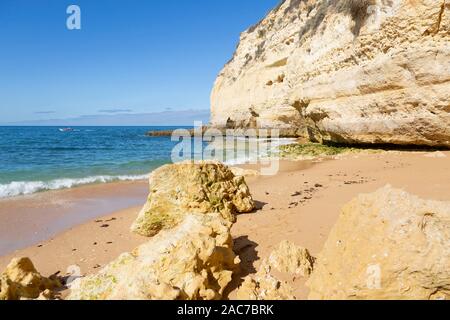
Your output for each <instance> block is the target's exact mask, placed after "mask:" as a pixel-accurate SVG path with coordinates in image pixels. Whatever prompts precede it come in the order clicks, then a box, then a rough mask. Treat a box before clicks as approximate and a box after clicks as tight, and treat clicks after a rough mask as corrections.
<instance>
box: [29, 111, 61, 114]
mask: <svg viewBox="0 0 450 320" xmlns="http://www.w3.org/2000/svg"><path fill="white" fill-rule="evenodd" d="M53 113H56V111H53V110H44V111H36V112H35V113H34V114H53Z"/></svg>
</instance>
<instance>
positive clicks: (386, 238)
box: [308, 186, 450, 300]
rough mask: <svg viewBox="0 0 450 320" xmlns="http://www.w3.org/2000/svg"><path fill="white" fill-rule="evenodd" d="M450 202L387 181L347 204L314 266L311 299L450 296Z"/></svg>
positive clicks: (386, 298)
mask: <svg viewBox="0 0 450 320" xmlns="http://www.w3.org/2000/svg"><path fill="white" fill-rule="evenodd" d="M449 265H450V202H439V201H430V200H422V199H420V198H418V197H416V196H413V195H411V194H408V193H406V192H404V191H402V190H398V189H393V188H392V187H390V186H387V187H385V188H383V189H380V190H378V191H377V192H375V193H371V194H363V195H360V196H358V197H357V198H356V199H354V200H353V201H351V202H350V203H349V204H348V205H346V206H345V207H344V208H343V210H342V213H341V216H340V218H339V220H338V222H337V224H336V225H335V227H334V229H333V231H332V232H331V234H330V236H329V238H328V240H327V242H326V244H325V246H324V249H323V251H322V252H321V253H320V255H319V257H318V260H317V262H316V263H315V265H314V271H313V273H312V275H311V278H310V280H309V283H308V285H309V287H310V289H311V292H310V298H311V299H325V300H328V299H338V300H342V299H344V300H345V299H375V300H388V299H412V300H428V299H432V300H438V299H450V269H449Z"/></svg>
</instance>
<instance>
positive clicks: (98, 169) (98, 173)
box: [0, 127, 293, 199]
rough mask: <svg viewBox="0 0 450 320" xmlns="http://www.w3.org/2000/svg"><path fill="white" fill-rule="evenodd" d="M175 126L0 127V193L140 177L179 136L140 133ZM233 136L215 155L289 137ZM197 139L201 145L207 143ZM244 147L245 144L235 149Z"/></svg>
mask: <svg viewBox="0 0 450 320" xmlns="http://www.w3.org/2000/svg"><path fill="white" fill-rule="evenodd" d="M177 128H178V127H177ZM177 128H175V127H74V128H73V131H70V132H62V131H61V130H60V129H61V128H59V127H0V199H1V198H9V197H16V196H21V195H29V194H33V193H37V192H42V191H47V190H57V189H67V188H72V187H77V186H81V185H86V184H94V183H106V182H113V181H133V180H141V179H146V178H147V177H148V174H149V173H150V172H151V171H152V170H154V169H156V168H158V167H160V166H161V165H163V164H167V163H170V162H171V154H172V150H173V148H174V147H175V146H176V145H177V144H178V143H179V142H178V141H175V142H174V141H171V137H147V136H146V135H145V133H146V132H147V131H151V130H171V129H177ZM184 128H186V129H188V127H184ZM233 140H234V139H233ZM236 140H237V141H236V143H235V145H233V143H232V144H231V152H230V150H229V149H230V148H229V147H228V146H225V147H223V146H222V147H217V148H216V149H217V150H221V149H223V150H221V151H223V153H224V154H226V156H224V157H221V158H218V159H219V160H222V161H224V162H226V163H228V164H239V163H245V162H248V161H250V160H256V159H258V157H260V156H265V155H267V152H262V151H261V150H263V149H264V150H272V149H273V148H277V147H278V146H279V145H282V144H288V143H292V142H293V140H292V139H278V140H276V141H274V140H273V139H271V140H270V141H266V140H267V139H266V140H264V139H262V140H261V141H260V142H259V145H258V148H253V149H252V148H248V145H249V143H250V142H249V141H251V139H247V140H246V139H241V138H237V139H236ZM253 140H254V139H253ZM257 140H259V139H257ZM268 143H269V144H270V145H269V146H268V147H267V144H268ZM201 145H202V147H203V148H204V147H206V145H207V143H205V142H202V143H201ZM225 145H226V143H225ZM262 145H264V148H261V146H262ZM193 146H194V142H192V150H191V151H190V153H191V154H190V155H189V158H190V157H194V156H195V159H197V160H198V159H199V158H198V156H199V154H200V157H201V155H202V152H203V151H204V150H203V149H202V150H200V153H199V152H198V151H199V150H196V149H195V148H194V147H193ZM227 148H228V149H227ZM245 149H250V150H249V151H248V150H247V151H248V152H247V151H245V152H241V151H244V150H245ZM238 150H239V151H240V152H239V153H238V152H237V151H238ZM233 152H236V154H234V153H233ZM230 154H231V155H232V156H231V157H230V156H228V155H230ZM213 158H214V156H213ZM200 159H201V158H200ZM208 159H209V158H208Z"/></svg>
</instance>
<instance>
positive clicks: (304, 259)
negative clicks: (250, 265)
mask: <svg viewBox="0 0 450 320" xmlns="http://www.w3.org/2000/svg"><path fill="white" fill-rule="evenodd" d="M269 264H270V266H271V267H273V268H274V269H276V270H277V271H279V272H282V273H289V274H294V275H300V276H303V277H307V276H309V275H310V274H311V272H312V270H313V266H314V258H313V257H312V256H311V255H310V253H309V251H308V250H307V249H305V248H300V247H297V246H296V245H295V244H293V243H292V242H289V241H283V242H282V243H280V245H279V246H278V247H277V248H276V249H275V250H274V251H273V252H272V254H271V255H270V257H269Z"/></svg>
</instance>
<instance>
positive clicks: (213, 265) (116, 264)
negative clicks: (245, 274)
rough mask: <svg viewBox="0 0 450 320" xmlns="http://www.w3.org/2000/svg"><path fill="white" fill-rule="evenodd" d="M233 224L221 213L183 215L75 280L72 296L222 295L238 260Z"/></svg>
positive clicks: (185, 297) (169, 297)
mask: <svg viewBox="0 0 450 320" xmlns="http://www.w3.org/2000/svg"><path fill="white" fill-rule="evenodd" d="M231 225H232V223H231V222H229V221H227V220H225V219H223V218H222V217H221V216H220V215H219V214H215V215H212V214H211V215H204V214H197V215H188V216H185V218H184V221H183V222H182V223H181V224H179V225H178V226H177V227H175V228H173V229H170V230H164V231H162V232H160V233H159V234H158V235H156V236H155V237H153V238H151V240H150V241H149V242H147V243H145V244H143V245H141V246H140V247H138V248H137V249H136V250H134V251H133V252H132V253H126V254H123V255H121V256H120V257H119V258H118V259H116V260H115V261H113V262H111V263H110V264H108V265H107V266H106V267H105V268H104V269H102V270H101V271H100V272H99V273H98V274H96V275H92V276H88V277H86V278H82V279H78V280H75V281H74V283H73V284H72V286H71V293H70V295H69V299H72V300H141V299H144V300H150V299H152V300H174V299H181V300H197V299H199V300H200V299H201V300H212V299H220V298H222V294H223V292H224V290H225V288H226V287H227V285H228V284H229V283H230V281H231V279H232V276H233V273H234V272H235V271H237V269H238V265H239V258H237V257H236V256H235V254H234V252H233V250H232V248H233V240H232V238H231V235H230V228H231Z"/></svg>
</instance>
